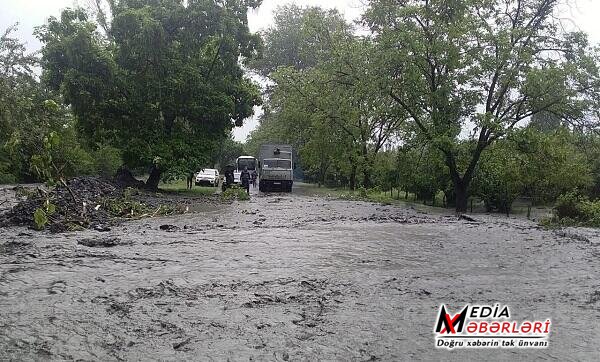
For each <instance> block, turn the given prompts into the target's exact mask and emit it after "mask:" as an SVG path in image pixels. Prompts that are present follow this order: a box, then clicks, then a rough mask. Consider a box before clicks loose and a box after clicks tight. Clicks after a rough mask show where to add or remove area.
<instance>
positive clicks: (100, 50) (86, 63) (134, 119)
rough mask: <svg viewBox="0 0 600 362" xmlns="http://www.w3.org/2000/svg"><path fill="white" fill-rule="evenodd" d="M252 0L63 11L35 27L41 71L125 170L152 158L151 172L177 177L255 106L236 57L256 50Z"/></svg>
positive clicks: (254, 91)
mask: <svg viewBox="0 0 600 362" xmlns="http://www.w3.org/2000/svg"><path fill="white" fill-rule="evenodd" d="M259 4H260V2H259V1H244V0H232V1H226V2H214V1H208V0H196V1H189V2H186V3H184V2H168V1H158V2H147V1H135V0H124V1H119V2H110V3H109V5H110V15H111V18H110V19H108V18H103V19H101V21H100V24H98V23H96V22H95V21H94V20H93V19H91V18H90V16H89V15H88V14H87V13H86V12H85V11H83V10H81V9H75V10H73V9H67V10H65V11H63V13H62V14H61V17H60V18H54V17H51V18H50V19H49V21H48V23H47V24H46V25H45V26H43V27H40V28H39V29H38V31H37V35H38V37H39V39H40V40H41V41H42V43H43V44H44V48H43V50H42V60H43V64H44V72H43V79H44V81H45V82H46V83H47V84H48V85H49V86H50V87H51V89H54V90H60V92H61V94H62V95H63V97H64V100H65V102H66V103H67V104H68V105H69V106H71V108H72V110H73V112H74V114H75V116H76V117H77V120H78V128H79V129H80V131H81V132H82V134H83V135H84V136H85V137H86V138H87V140H88V142H89V143H90V144H95V143H106V142H107V141H110V144H111V145H112V146H114V147H120V148H122V150H123V154H122V157H123V161H124V162H125V164H126V165H127V166H129V167H132V168H136V167H148V166H152V165H153V166H157V164H156V163H154V159H155V158H156V157H157V156H159V157H161V159H162V162H161V165H160V168H158V167H155V171H156V172H158V175H160V173H162V172H164V173H166V177H167V178H175V177H178V176H181V174H183V173H187V172H189V171H190V170H192V169H196V168H198V167H201V166H202V165H204V164H206V163H208V162H209V161H210V157H211V154H213V151H214V150H216V149H217V145H218V144H219V143H220V142H221V141H222V140H224V139H226V138H227V137H228V135H229V132H230V130H231V129H232V128H233V127H234V126H235V125H241V124H242V121H243V120H244V119H245V118H246V117H248V116H250V115H252V112H253V110H252V108H253V106H255V105H257V104H260V101H261V98H260V93H259V91H258V87H257V86H256V85H255V84H254V83H252V81H251V80H250V79H249V78H247V77H245V76H244V72H243V70H242V68H241V65H240V62H239V60H240V59H242V60H243V61H246V60H248V59H251V58H253V57H255V56H256V54H257V52H258V50H259V49H260V39H259V38H258V37H257V36H255V35H252V34H250V32H249V30H248V25H247V15H246V12H247V10H248V8H249V7H255V6H258V5H259ZM98 25H101V26H107V29H106V34H104V33H103V32H100V31H98ZM123 145H126V146H125V147H124V146H123ZM154 176H156V174H155V175H154ZM153 182H156V183H157V182H158V180H157V177H154V180H153Z"/></svg>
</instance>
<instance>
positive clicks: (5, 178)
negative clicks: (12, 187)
mask: <svg viewBox="0 0 600 362" xmlns="http://www.w3.org/2000/svg"><path fill="white" fill-rule="evenodd" d="M15 183H17V178H16V177H15V175H13V174H10V173H2V172H0V185H6V184H15Z"/></svg>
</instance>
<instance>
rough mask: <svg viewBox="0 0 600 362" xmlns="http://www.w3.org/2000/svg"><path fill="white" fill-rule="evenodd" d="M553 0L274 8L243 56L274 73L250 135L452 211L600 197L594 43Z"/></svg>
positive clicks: (308, 162) (337, 179) (323, 172)
mask: <svg viewBox="0 0 600 362" xmlns="http://www.w3.org/2000/svg"><path fill="white" fill-rule="evenodd" d="M557 4H558V3H557V1H553V0H533V1H521V0H513V1H504V0H502V1H485V2H483V1H476V0H469V1H459V2H457V1H447V0H430V1H417V0H406V1H401V2H389V1H384V0H381V1H371V2H370V5H369V7H368V8H367V10H366V12H365V13H364V14H363V16H362V18H361V20H360V21H359V23H358V24H350V23H348V22H346V21H345V20H344V18H343V17H342V15H341V14H339V13H338V12H337V11H335V10H323V9H321V8H317V7H307V8H306V7H305V8H303V7H298V6H285V7H280V8H279V9H278V10H277V12H276V14H275V24H274V26H273V27H271V28H270V29H268V30H267V31H266V32H265V33H264V34H263V40H264V43H265V44H264V57H263V58H261V59H258V60H256V61H254V62H253V63H252V66H253V67H254V68H255V69H256V70H257V71H259V72H260V73H261V74H262V75H264V76H265V77H268V78H269V79H270V80H271V82H272V85H271V86H270V88H269V90H268V94H267V98H266V100H265V105H264V107H265V109H266V111H265V113H264V115H263V116H262V117H261V122H260V125H259V127H258V129H257V130H255V131H254V132H253V133H252V134H251V138H250V140H249V142H248V144H249V146H250V147H252V146H253V145H257V144H259V143H261V142H263V141H264V140H267V139H270V140H278V141H281V142H288V143H291V144H293V145H294V146H295V147H296V148H297V149H298V150H299V151H300V156H301V162H302V165H303V167H304V169H305V172H306V174H307V176H308V178H309V179H310V180H312V181H314V182H316V183H319V184H324V185H330V186H338V187H339V186H343V187H348V188H350V189H355V188H357V187H359V186H360V187H364V188H366V189H369V188H373V187H376V188H379V189H381V190H388V191H390V190H391V189H392V188H395V189H396V190H397V191H398V192H399V191H400V190H401V191H402V192H403V193H405V194H407V193H411V194H413V195H415V197H416V198H418V199H421V200H425V201H432V202H433V201H434V200H435V198H436V196H437V195H440V194H443V200H444V203H446V205H451V206H454V207H455V208H456V210H457V211H465V210H466V209H467V203H468V199H469V198H470V197H472V196H477V197H479V198H480V199H481V200H483V201H484V203H485V205H486V208H488V209H489V210H498V211H503V212H505V211H508V210H510V208H511V206H512V203H513V201H514V200H515V199H516V198H518V197H526V198H529V199H530V200H531V202H532V203H534V204H535V203H550V202H553V201H554V200H555V199H556V198H557V197H558V196H559V195H560V194H562V193H564V192H567V191H569V190H574V189H577V190H580V191H581V192H583V193H590V194H591V195H593V196H595V197H597V196H598V191H599V183H598V182H599V181H600V180H599V179H598V177H599V176H598V172H597V171H598V169H597V163H598V162H597V154H596V150H597V149H598V146H599V145H600V138H598V136H597V133H596V132H597V130H598V128H597V124H598V122H597V121H598V119H597V118H598V117H597V114H596V111H597V109H598V94H599V93H598V90H599V85H600V83H599V80H600V78H599V74H598V57H597V55H598V54H597V53H596V52H595V50H594V49H593V48H592V47H590V46H589V44H588V41H587V37H586V35H585V34H583V33H580V32H566V31H564V30H563V28H562V27H561V26H560V23H559V21H558V20H557V17H556V13H555V12H556V10H557V9H556V6H557ZM356 27H360V28H359V29H357V28H356ZM254 147H255V146H254Z"/></svg>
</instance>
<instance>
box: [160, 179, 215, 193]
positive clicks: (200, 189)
mask: <svg viewBox="0 0 600 362" xmlns="http://www.w3.org/2000/svg"><path fill="white" fill-rule="evenodd" d="M158 188H159V189H160V190H163V191H168V192H176V193H181V194H190V195H212V194H214V193H215V192H217V189H218V188H217V187H210V186H196V185H193V186H192V189H191V190H188V188H187V182H186V180H185V179H181V180H175V181H171V182H166V183H165V182H161V183H160V184H159V185H158Z"/></svg>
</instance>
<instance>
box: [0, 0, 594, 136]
mask: <svg viewBox="0 0 600 362" xmlns="http://www.w3.org/2000/svg"><path fill="white" fill-rule="evenodd" d="M563 1H565V2H570V4H571V5H570V6H566V5H564V6H562V9H563V14H564V17H565V18H568V19H572V25H571V26H573V27H577V28H579V29H581V30H583V31H585V32H587V33H588V34H589V37H590V40H591V41H592V42H593V43H600V0H563ZM366 2H367V1H366V0H263V4H262V5H261V6H260V8H258V9H257V10H254V11H251V12H250V14H249V17H248V21H249V25H250V30H252V31H260V30H263V29H266V28H268V27H269V26H270V25H271V24H272V23H273V10H274V9H275V8H276V7H277V6H278V5H284V4H297V5H302V6H321V7H324V8H337V9H338V10H339V11H340V12H341V13H342V14H344V15H345V17H346V19H347V20H349V21H352V20H354V19H357V18H358V17H359V16H360V14H361V13H362V10H363V8H364V4H365V3H366ZM77 3H79V4H86V3H87V0H0V31H4V30H5V29H6V28H7V27H8V26H10V25H12V24H14V23H17V22H18V23H19V31H18V32H17V33H16V34H17V36H18V37H19V38H20V39H21V40H23V41H25V42H26V44H27V46H28V48H29V49H30V50H31V51H36V50H39V48H40V43H39V42H38V41H37V39H35V37H34V36H33V34H32V33H33V28H34V27H35V26H38V25H42V24H43V23H44V22H45V21H46V19H47V18H48V17H49V16H52V15H54V16H58V15H60V12H61V10H62V9H64V8H66V7H69V6H73V5H74V4H77ZM566 23H567V25H569V22H566ZM256 111H257V114H259V113H260V108H258V109H256ZM256 125H257V120H256V116H255V117H253V118H252V119H249V120H247V121H246V122H245V124H244V126H243V127H240V128H236V129H234V132H233V133H234V137H235V139H236V140H238V141H244V140H245V139H246V137H247V136H248V134H249V133H250V131H252V130H253V129H254V128H255V127H256Z"/></svg>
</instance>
